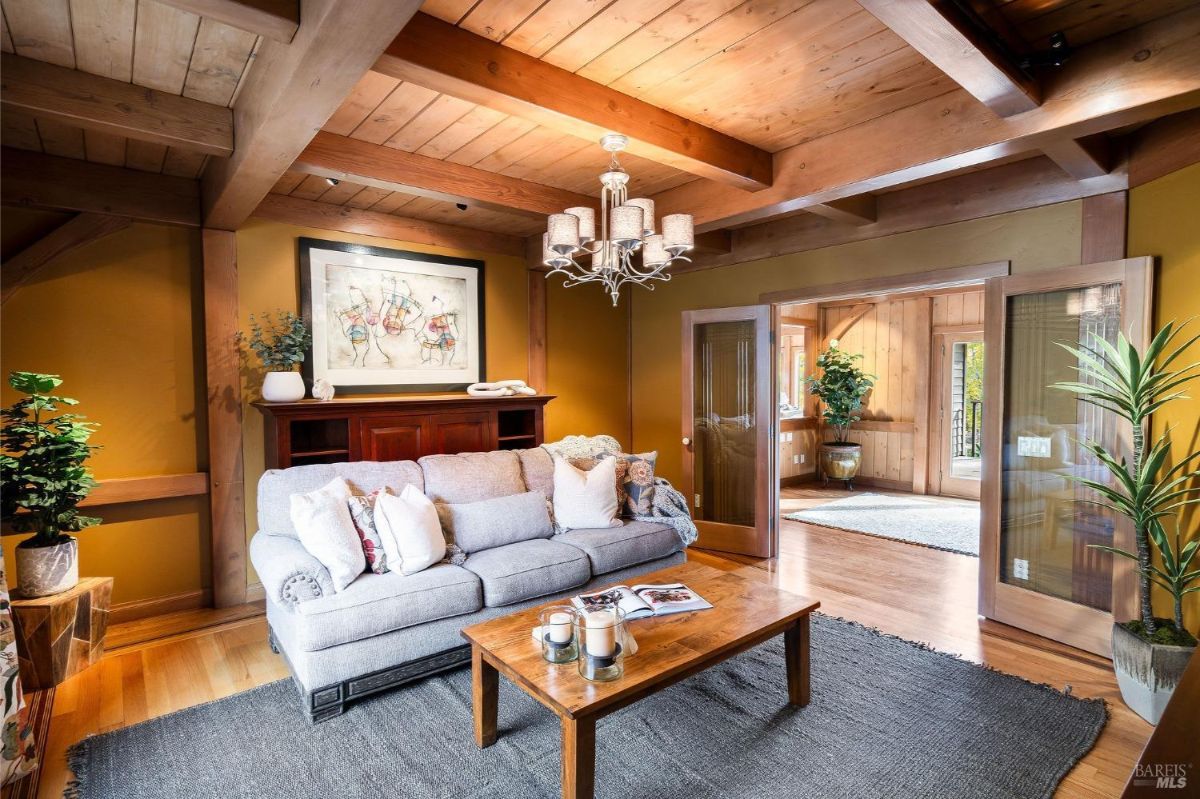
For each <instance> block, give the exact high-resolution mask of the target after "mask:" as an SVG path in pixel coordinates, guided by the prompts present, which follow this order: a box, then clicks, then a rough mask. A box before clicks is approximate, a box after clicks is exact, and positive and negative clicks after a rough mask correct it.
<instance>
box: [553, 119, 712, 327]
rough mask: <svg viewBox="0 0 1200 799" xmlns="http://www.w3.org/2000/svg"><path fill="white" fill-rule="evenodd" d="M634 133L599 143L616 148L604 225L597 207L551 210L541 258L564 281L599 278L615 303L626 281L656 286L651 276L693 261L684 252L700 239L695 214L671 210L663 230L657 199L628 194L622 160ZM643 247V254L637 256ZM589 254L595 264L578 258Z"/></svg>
mask: <svg viewBox="0 0 1200 799" xmlns="http://www.w3.org/2000/svg"><path fill="white" fill-rule="evenodd" d="M628 143H629V139H628V138H626V137H625V136H622V135H621V134H619V133H609V134H606V135H605V136H604V137H603V138H602V139H600V146H601V147H603V148H604V149H605V150H607V151H608V152H609V153H611V157H610V159H609V164H608V171H607V172H604V173H602V174H601V175H600V185H601V187H602V188H601V191H600V226H599V228H597V227H596V209H594V208H590V207H577V208H568V209H566V210H565V211H564V212H563V213H561V214H551V215H550V217H549V220H548V225H547V231H546V232H545V233H544V234H542V263H544V264H545V265H546V266H549V267H550V272H549V273H547V275H546V277H550V275H554V274H560V273H561V274H562V275H564V276H565V277H566V280H565V281H563V285H564V286H567V287H570V286H578V285H582V284H584V283H600V284H601V285H603V287H604V289H605V290H606V291H607V292H608V294H609V296H611V297H612V301H613V305H614V306H616V305H617V302H618V300H619V299H620V296H621V286H623V285H625V284H626V283H633V284H635V285H639V286H645V287H646V288H647V289H649V290H651V291H653V290H654V283H653V282H652V281H663V282H666V281H668V280H670V279H671V274H670V272H668V271H667V267H668V266H670V265H671V264H673V263H675V262H676V261H690V260H691V259H689V258H686V257H684V255H683V254H684V253H685V252H687V251H688V250H690V249H692V247H693V245H694V244H695V233H694V230H693V226H692V215H691V214H669V215H667V216H664V217H663V218H662V232H661V233H660V232H657V231H656V229H655V226H654V200H650V199H646V198H634V199H632V200H631V199H629V196H628V187H627V184H628V183H629V173H628V172H626V171H625V170H624V169H623V168H622V167H621V163H620V162H619V161H618V160H617V153H619V152H620V151H622V150H624V149H625V146H626V145H627V144H628ZM638 253H640V256H641V257H640V258H638V259H636V260H635V258H634V256H635V254H638ZM581 256H590V264H588V265H584V264H580V263H579V262H578V261H577V260H576V258H580V259H581V260H582V258H581Z"/></svg>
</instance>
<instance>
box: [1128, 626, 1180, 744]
mask: <svg viewBox="0 0 1200 799" xmlns="http://www.w3.org/2000/svg"><path fill="white" fill-rule="evenodd" d="M1112 651H1113V652H1112V653H1113V670H1114V671H1115V672H1116V674H1117V686H1118V687H1119V688H1120V689H1121V699H1122V700H1124V702H1125V704H1126V705H1128V706H1129V709H1130V710H1132V711H1133V712H1134V713H1137V714H1138V715H1139V716H1141V717H1142V718H1144V719H1145V720H1146V721H1148V722H1150V723H1151V724H1158V720H1159V719H1160V718H1162V714H1163V710H1164V709H1166V707H1167V702H1168V701H1170V699H1171V694H1173V693H1174V692H1175V686H1177V685H1179V681H1180V680H1181V679H1183V672H1184V670H1185V669H1186V668H1187V665H1188V661H1189V660H1190V659H1191V657H1192V653H1193V652H1195V651H1196V647H1194V646H1170V645H1168V644H1152V643H1150V642H1149V641H1147V640H1145V639H1143V638H1141V637H1139V636H1137V635H1134V634H1133V633H1131V632H1130V631H1129V630H1127V629H1125V628H1124V627H1123V626H1121V625H1120V624H1114V625H1113V630H1112Z"/></svg>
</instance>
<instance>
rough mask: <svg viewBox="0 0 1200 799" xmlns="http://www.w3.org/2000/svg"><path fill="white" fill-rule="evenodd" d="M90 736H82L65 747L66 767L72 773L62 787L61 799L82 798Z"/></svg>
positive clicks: (85, 780)
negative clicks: (78, 740)
mask: <svg viewBox="0 0 1200 799" xmlns="http://www.w3.org/2000/svg"><path fill="white" fill-rule="evenodd" d="M91 739H92V736H90V735H89V736H88V737H87V738H84V739H83V740H82V741H80V742H79V743H76V744H72V745H71V746H70V747H69V748H68V749H67V768H68V769H70V771H71V773H72V775H74V776H72V777H71V780H70V781H69V782H68V783H67V787H66V788H64V789H63V799H83V787H84V783H86V782H87V771H88V770H87V750H88V747H89V746H90V745H91V742H92V741H91Z"/></svg>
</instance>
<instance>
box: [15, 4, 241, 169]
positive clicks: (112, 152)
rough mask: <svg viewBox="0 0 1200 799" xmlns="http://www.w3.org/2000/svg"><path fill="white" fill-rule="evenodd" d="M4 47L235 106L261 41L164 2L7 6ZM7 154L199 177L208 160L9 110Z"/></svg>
mask: <svg viewBox="0 0 1200 799" xmlns="http://www.w3.org/2000/svg"><path fill="white" fill-rule="evenodd" d="M0 9H2V10H3V23H4V30H3V37H2V40H0V49H3V51H4V52H6V53H16V54H17V55H20V56H24V57H25V58H30V59H34V60H37V61H45V62H48V63H51V64H56V65H58V66H62V67H67V68H70V69H77V70H80V71H82V72H87V73H91V74H93V75H99V76H101V77H105V78H111V79H114V80H119V81H123V82H126V83H132V84H134V85H136V86H143V87H146V88H150V89H156V90H158V91H161V92H165V93H168V94H173V95H180V96H183V97H187V98H190V99H193V100H200V101H202V102H206V103H212V104H215V105H218V106H223V107H232V106H233V102H234V100H235V99H236V97H237V92H238V87H239V86H241V84H242V81H243V79H244V78H245V76H246V74H247V73H248V71H249V70H248V66H249V64H250V62H251V60H252V57H253V54H254V52H255V50H256V49H257V47H258V45H259V40H260V37H258V36H256V35H255V34H253V33H248V32H246V31H244V30H240V29H238V28H233V27H230V26H229V25H226V24H225V23H223V22H218V21H217V20H215V19H211V18H208V17H202V16H198V15H196V14H193V13H190V12H187V11H181V10H179V9H177V8H173V7H171V6H169V5H165V4H163V3H159V2H155V0H0ZM0 128H2V131H0V135H2V136H3V142H4V144H5V146H8V147H16V148H18V149H22V150H34V151H36V152H44V153H46V154H48V155H57V156H63V157H67V158H76V159H83V160H87V161H91V162H93V163H98V164H109V165H112V166H124V167H129V168H131V169H137V170H141V171H144V172H156V173H162V174H166V175H176V176H181V177H189V178H195V177H198V176H199V175H200V173H201V172H202V171H203V169H204V165H205V163H206V161H207V156H205V155H203V154H201V153H197V152H194V151H190V150H185V149H181V148H178V147H169V146H166V145H162V144H155V143H152V142H147V141H138V140H135V139H126V138H125V137H124V136H119V135H115V134H112V133H103V132H99V131H94V130H87V131H85V130H83V129H81V128H78V127H75V126H73V125H69V124H66V123H63V122H59V121H55V120H49V119H37V118H34V117H33V116H30V115H28V114H25V113H21V112H15V111H7V112H5V113H4V115H3V118H2V119H0Z"/></svg>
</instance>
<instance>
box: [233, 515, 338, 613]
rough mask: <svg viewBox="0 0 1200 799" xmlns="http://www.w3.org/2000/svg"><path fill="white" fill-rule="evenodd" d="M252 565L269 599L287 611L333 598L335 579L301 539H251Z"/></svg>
mask: <svg viewBox="0 0 1200 799" xmlns="http://www.w3.org/2000/svg"><path fill="white" fill-rule="evenodd" d="M250 562H251V563H253V564H254V570H255V571H256V572H258V578H259V580H261V581H262V585H263V590H264V591H265V592H266V595H267V599H269V600H271V601H272V602H274V603H275V604H276V605H279V606H280V607H282V608H285V609H287V610H293V609H295V607H296V605H298V604H300V603H301V602H309V601H311V600H314V599H318V598H320V597H323V596H330V595H332V594H333V592H334V589H333V579H332V578H331V577H330V576H329V572H328V571H327V570H326V569H325V567H324V566H322V565H321V562H320V561H319V560H317V559H316V558H314V557H313V556H312V555H310V554H308V550H306V549H305V548H304V545H303V544H301V543H300V541H299V539H296V538H292V537H291V536H287V535H270V534H268V533H263V532H258V533H255V534H254V537H253V538H252V539H250Z"/></svg>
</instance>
